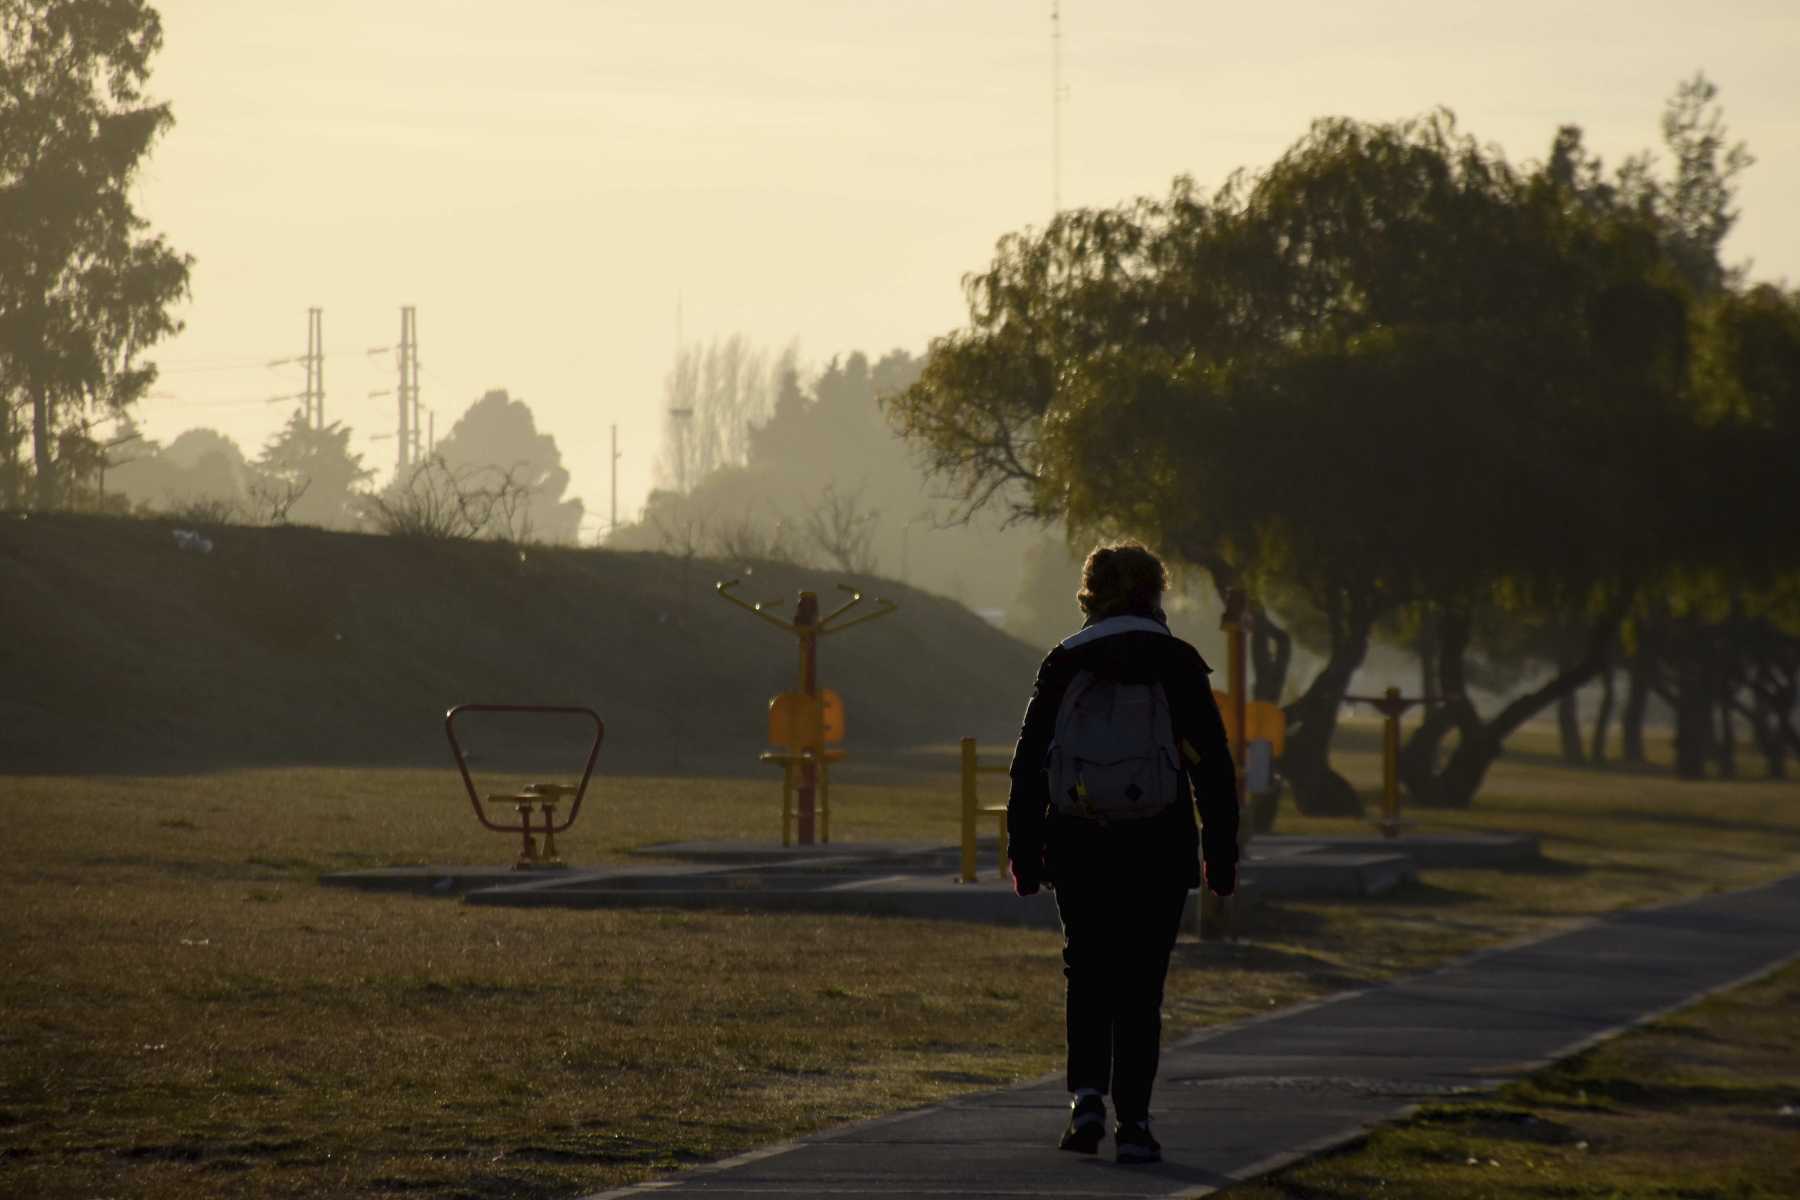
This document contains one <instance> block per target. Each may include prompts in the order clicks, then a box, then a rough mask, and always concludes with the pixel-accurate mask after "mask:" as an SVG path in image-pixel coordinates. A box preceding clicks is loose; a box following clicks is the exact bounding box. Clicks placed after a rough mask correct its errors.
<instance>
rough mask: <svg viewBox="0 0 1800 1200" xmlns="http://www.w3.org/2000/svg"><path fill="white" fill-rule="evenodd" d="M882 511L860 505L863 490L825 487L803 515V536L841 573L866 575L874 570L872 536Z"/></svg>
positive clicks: (829, 484)
mask: <svg viewBox="0 0 1800 1200" xmlns="http://www.w3.org/2000/svg"><path fill="white" fill-rule="evenodd" d="M880 524H881V511H880V510H879V509H874V508H869V507H867V506H866V505H865V504H864V502H863V488H862V487H861V486H858V487H857V488H856V490H855V491H851V492H839V491H838V490H837V484H836V483H827V484H826V485H825V488H824V490H823V491H822V492H821V493H820V494H819V502H818V504H816V505H814V506H813V509H812V511H811V512H809V513H807V514H806V536H807V540H808V542H809V543H811V545H812V546H813V548H814V549H816V550H818V551H819V553H821V554H822V555H824V556H825V559H826V561H827V562H829V563H830V564H831V565H833V566H835V567H837V568H838V569H839V570H840V571H847V572H849V573H850V574H852V575H866V574H868V573H870V572H872V571H873V570H874V569H875V532H876V530H877V529H878V528H879V527H880Z"/></svg>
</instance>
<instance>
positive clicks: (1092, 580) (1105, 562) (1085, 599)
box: [1075, 541, 1169, 618]
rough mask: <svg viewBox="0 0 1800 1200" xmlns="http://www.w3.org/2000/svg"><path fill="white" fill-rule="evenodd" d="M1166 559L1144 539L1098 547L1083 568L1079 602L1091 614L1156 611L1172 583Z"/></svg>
mask: <svg viewBox="0 0 1800 1200" xmlns="http://www.w3.org/2000/svg"><path fill="white" fill-rule="evenodd" d="M1168 583H1169V576H1168V572H1166V571H1165V570H1163V564H1162V560H1161V559H1160V558H1158V557H1156V555H1154V554H1152V553H1151V552H1150V548H1149V547H1147V546H1145V545H1144V544H1143V543H1142V542H1137V541H1123V542H1112V543H1110V544H1107V545H1103V546H1095V547H1094V549H1093V550H1092V551H1091V552H1090V553H1089V554H1088V556H1087V562H1085V563H1083V564H1082V567H1081V590H1080V591H1079V592H1077V593H1076V594H1075V601H1076V603H1077V604H1079V605H1081V611H1082V613H1083V614H1085V615H1086V616H1089V617H1095V618H1105V617H1116V616H1120V615H1122V614H1125V613H1154V612H1155V611H1156V609H1157V606H1158V605H1159V603H1160V602H1161V600H1162V594H1163V589H1164V588H1165V587H1167V586H1168Z"/></svg>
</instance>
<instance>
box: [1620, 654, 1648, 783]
mask: <svg viewBox="0 0 1800 1200" xmlns="http://www.w3.org/2000/svg"><path fill="white" fill-rule="evenodd" d="M1655 669H1656V665H1655V659H1654V658H1653V657H1652V655H1651V653H1650V651H1649V649H1648V648H1646V647H1643V646H1639V647H1638V652H1637V653H1636V654H1633V655H1632V656H1631V666H1630V668H1629V669H1628V670H1627V671H1626V673H1625V708H1624V711H1623V712H1621V713H1620V714H1619V757H1620V758H1622V759H1623V760H1624V761H1626V762H1628V763H1630V764H1632V765H1633V766H1639V767H1641V766H1643V765H1644V713H1645V711H1646V710H1647V709H1648V708H1649V707H1650V681H1651V679H1652V677H1653V675H1654V672H1655Z"/></svg>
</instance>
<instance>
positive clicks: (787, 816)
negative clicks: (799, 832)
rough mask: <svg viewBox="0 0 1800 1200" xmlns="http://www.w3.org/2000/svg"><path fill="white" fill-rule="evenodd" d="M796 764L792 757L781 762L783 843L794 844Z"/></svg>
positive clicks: (784, 844)
mask: <svg viewBox="0 0 1800 1200" xmlns="http://www.w3.org/2000/svg"><path fill="white" fill-rule="evenodd" d="M793 826H794V764H793V761H792V760H791V759H790V760H789V761H787V762H784V763H782V764H781V844H782V845H783V846H791V845H793V844H794V840H793V839H794V833H793Z"/></svg>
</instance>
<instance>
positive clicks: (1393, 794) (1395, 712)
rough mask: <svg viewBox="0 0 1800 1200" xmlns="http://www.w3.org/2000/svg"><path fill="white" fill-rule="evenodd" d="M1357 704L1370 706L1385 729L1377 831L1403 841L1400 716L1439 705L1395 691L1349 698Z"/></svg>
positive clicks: (1428, 699)
mask: <svg viewBox="0 0 1800 1200" xmlns="http://www.w3.org/2000/svg"><path fill="white" fill-rule="evenodd" d="M1344 699H1345V700H1348V701H1350V702H1351V703H1354V704H1367V705H1370V706H1371V707H1373V708H1374V709H1375V711H1376V712H1378V713H1380V714H1381V716H1382V725H1381V819H1380V820H1378V821H1376V822H1375V827H1376V828H1377V829H1379V830H1381V836H1383V837H1399V836H1400V831H1401V830H1402V829H1404V828H1405V822H1403V821H1401V820H1400V714H1401V713H1404V712H1405V711H1406V710H1407V709H1409V708H1411V707H1412V706H1413V705H1415V704H1437V703H1439V700H1438V698H1437V697H1436V696H1402V695H1401V694H1400V689H1399V688H1397V687H1391V688H1389V689H1388V690H1387V691H1385V692H1383V693H1382V694H1381V695H1379V696H1345V697H1344Z"/></svg>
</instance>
